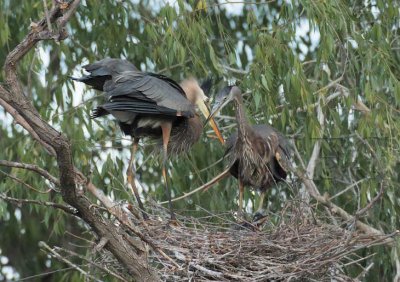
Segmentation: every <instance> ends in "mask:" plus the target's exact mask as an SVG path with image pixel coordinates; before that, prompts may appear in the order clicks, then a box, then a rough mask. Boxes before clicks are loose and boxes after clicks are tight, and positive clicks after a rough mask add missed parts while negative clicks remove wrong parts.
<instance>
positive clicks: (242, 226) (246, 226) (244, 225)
mask: <svg viewBox="0 0 400 282" xmlns="http://www.w3.org/2000/svg"><path fill="white" fill-rule="evenodd" d="M232 228H233V229H235V230H248V231H253V232H257V231H259V229H258V227H257V226H256V225H254V224H253V223H252V222H251V221H248V220H242V221H239V222H238V223H236V224H233V225H232Z"/></svg>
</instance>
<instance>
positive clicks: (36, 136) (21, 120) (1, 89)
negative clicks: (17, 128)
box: [0, 84, 56, 156]
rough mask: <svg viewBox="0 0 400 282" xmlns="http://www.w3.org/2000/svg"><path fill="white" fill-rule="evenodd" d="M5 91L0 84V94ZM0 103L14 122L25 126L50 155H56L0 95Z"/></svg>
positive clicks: (3, 93)
mask: <svg viewBox="0 0 400 282" xmlns="http://www.w3.org/2000/svg"><path fill="white" fill-rule="evenodd" d="M6 93H7V91H6V89H4V87H3V86H2V85H1V84H0V96H1V95H5V94H6ZM0 105H1V106H2V107H3V108H4V109H5V110H6V111H7V112H8V113H9V114H10V115H11V116H12V117H13V118H14V120H15V122H16V123H18V124H19V125H21V126H22V127H23V128H25V130H26V131H28V133H29V134H30V135H31V136H32V138H33V139H35V140H36V141H38V142H39V143H40V144H41V145H42V146H43V147H44V149H45V150H46V151H47V152H48V153H49V154H50V155H52V156H55V155H56V152H55V151H54V148H53V147H51V146H50V145H49V144H47V143H46V142H44V141H43V140H42V139H40V137H39V136H38V135H37V133H36V132H35V131H34V130H33V128H32V127H31V126H30V125H29V123H28V122H27V121H26V120H25V119H24V118H23V117H22V116H21V115H20V114H19V113H18V112H17V111H16V110H15V109H14V108H13V107H12V106H10V104H8V103H7V102H6V101H4V100H3V99H2V98H1V97H0Z"/></svg>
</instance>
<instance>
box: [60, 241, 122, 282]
mask: <svg viewBox="0 0 400 282" xmlns="http://www.w3.org/2000/svg"><path fill="white" fill-rule="evenodd" d="M54 250H55V251H62V252H65V253H67V254H68V255H70V256H75V257H78V258H79V259H81V260H83V261H86V262H88V263H89V264H91V265H93V266H95V267H97V268H98V269H100V270H102V271H104V272H105V273H107V274H109V275H111V276H113V277H115V278H117V279H118V280H121V281H125V282H127V281H128V280H126V279H125V278H123V277H122V276H121V275H118V274H117V273H115V272H114V271H112V270H110V269H108V268H107V266H103V265H101V264H99V263H96V262H94V261H91V260H89V259H88V258H86V257H84V256H81V255H80V254H78V253H75V252H73V251H71V250H67V249H64V248H60V247H55V248H54Z"/></svg>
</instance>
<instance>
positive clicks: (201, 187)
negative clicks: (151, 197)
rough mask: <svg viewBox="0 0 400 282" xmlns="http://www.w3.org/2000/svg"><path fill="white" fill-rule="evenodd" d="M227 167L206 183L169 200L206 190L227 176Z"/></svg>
mask: <svg viewBox="0 0 400 282" xmlns="http://www.w3.org/2000/svg"><path fill="white" fill-rule="evenodd" d="M229 169H230V168H226V169H225V170H224V171H223V172H221V173H220V174H218V175H217V176H216V177H214V178H213V179H211V180H210V181H208V182H207V183H205V184H203V185H201V186H200V187H197V188H196V189H194V190H192V191H190V192H189V193H185V194H184V195H182V196H179V197H176V198H174V199H172V200H171V202H176V201H179V200H182V199H185V198H187V197H189V196H191V195H193V194H195V193H197V192H200V191H203V192H205V191H207V190H208V189H210V188H211V187H212V186H213V185H214V184H216V183H218V182H219V181H221V180H222V179H224V178H225V177H227V176H228V175H229ZM167 203H168V201H165V202H161V203H160V204H167Z"/></svg>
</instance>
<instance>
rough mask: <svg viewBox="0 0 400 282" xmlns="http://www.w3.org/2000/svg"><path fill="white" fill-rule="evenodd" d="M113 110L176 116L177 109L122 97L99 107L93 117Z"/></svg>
mask: <svg viewBox="0 0 400 282" xmlns="http://www.w3.org/2000/svg"><path fill="white" fill-rule="evenodd" d="M113 111H121V112H127V113H134V114H146V115H163V116H176V111H175V110H173V109H169V108H165V107H162V106H158V105H157V104H155V103H149V102H146V101H142V100H138V99H132V98H124V97H121V98H119V99H114V100H113V101H111V102H108V103H105V104H103V105H101V106H99V107H97V108H96V109H95V110H94V111H93V114H92V118H97V117H99V116H103V115H106V114H110V113H112V112H113Z"/></svg>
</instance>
